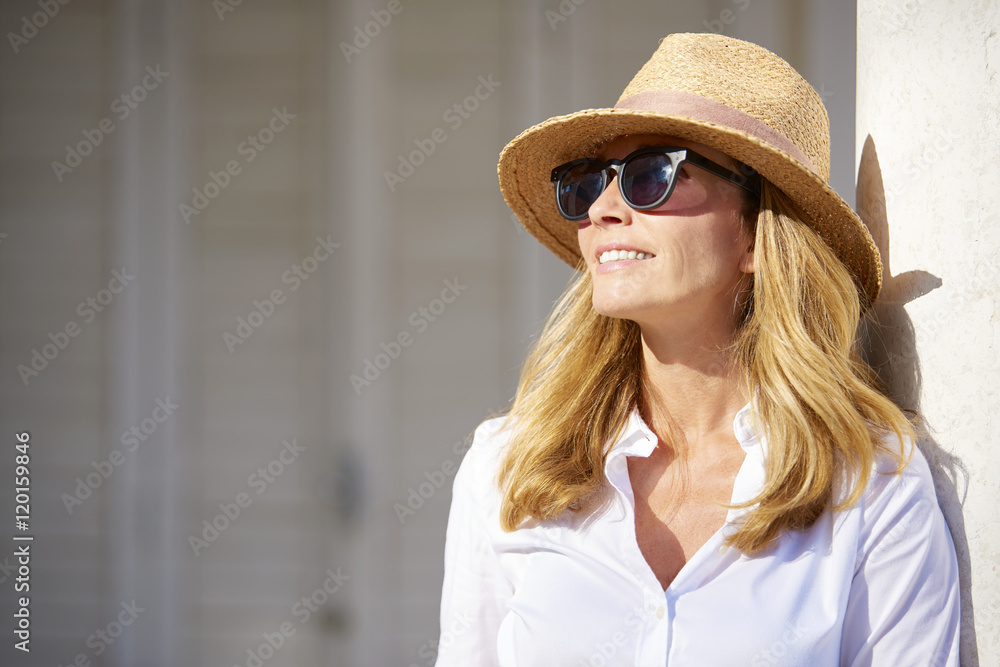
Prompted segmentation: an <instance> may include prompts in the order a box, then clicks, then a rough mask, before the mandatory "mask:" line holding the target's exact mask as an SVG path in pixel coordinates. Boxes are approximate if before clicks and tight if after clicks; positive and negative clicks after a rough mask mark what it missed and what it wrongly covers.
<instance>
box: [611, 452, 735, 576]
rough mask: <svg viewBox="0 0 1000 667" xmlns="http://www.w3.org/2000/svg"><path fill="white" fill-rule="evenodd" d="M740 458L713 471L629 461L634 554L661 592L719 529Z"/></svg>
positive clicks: (645, 461) (714, 468) (726, 461)
mask: <svg viewBox="0 0 1000 667" xmlns="http://www.w3.org/2000/svg"><path fill="white" fill-rule="evenodd" d="M741 462H742V456H732V457H728V458H726V459H724V460H721V461H717V462H716V465H713V466H699V465H693V466H688V465H681V464H678V463H671V464H670V465H662V464H658V463H657V461H655V460H653V461H650V460H648V459H634V460H630V462H629V478H630V481H631V484H632V492H633V497H634V498H635V535H636V542H637V543H638V546H639V550H640V551H641V552H642V555H643V557H644V558H645V560H646V563H647V564H648V565H649V567H650V569H652V571H653V573H654V574H655V575H656V578H657V580H658V581H659V582H660V585H661V586H662V587H663V589H664V590H666V589H667V587H668V586H670V583H671V582H672V581H673V580H674V578H675V577H676V576H677V574H678V573H679V572H680V570H681V568H683V567H684V565H685V564H686V563H687V562H688V561H689V560H690V559H691V557H692V556H693V555H694V554H695V553H696V552H697V551H698V550H699V549H700V548H701V547H702V546H703V545H704V544H705V543H706V542H707V541H708V540H709V539H710V538H711V537H712V536H713V535H714V534H715V533H716V532H717V531H718V530H719V529H720V528H722V526H723V525H724V524H725V521H726V515H727V513H728V508H727V507H726V504H728V503H729V502H730V501H731V499H732V492H733V484H734V482H735V480H736V475H737V473H738V471H739V467H740V463H741Z"/></svg>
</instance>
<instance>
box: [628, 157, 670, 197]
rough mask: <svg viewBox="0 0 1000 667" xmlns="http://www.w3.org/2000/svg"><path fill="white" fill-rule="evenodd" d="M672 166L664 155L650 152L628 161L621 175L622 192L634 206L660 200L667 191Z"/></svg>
mask: <svg viewBox="0 0 1000 667" xmlns="http://www.w3.org/2000/svg"><path fill="white" fill-rule="evenodd" d="M673 171H674V166H673V163H672V162H671V161H670V158H669V157H667V156H666V155H663V154H662V153H661V154H656V153H650V154H648V155H640V156H639V157H636V158H633V159H632V160H631V161H629V163H628V165H627V166H626V167H625V173H624V174H623V175H622V192H624V193H625V198H626V199H627V200H628V201H629V202H630V203H631V204H633V205H634V206H637V207H640V208H642V207H647V206H652V205H653V204H656V203H658V202H660V199H661V198H662V197H663V195H664V194H665V193H666V192H667V188H668V187H669V185H670V179H671V177H672V176H673Z"/></svg>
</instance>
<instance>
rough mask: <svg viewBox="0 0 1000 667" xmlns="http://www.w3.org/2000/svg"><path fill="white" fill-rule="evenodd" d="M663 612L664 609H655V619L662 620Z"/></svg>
mask: <svg viewBox="0 0 1000 667" xmlns="http://www.w3.org/2000/svg"><path fill="white" fill-rule="evenodd" d="M664 612H666V609H664V608H663V607H657V609H656V617H657V618H663V614H664Z"/></svg>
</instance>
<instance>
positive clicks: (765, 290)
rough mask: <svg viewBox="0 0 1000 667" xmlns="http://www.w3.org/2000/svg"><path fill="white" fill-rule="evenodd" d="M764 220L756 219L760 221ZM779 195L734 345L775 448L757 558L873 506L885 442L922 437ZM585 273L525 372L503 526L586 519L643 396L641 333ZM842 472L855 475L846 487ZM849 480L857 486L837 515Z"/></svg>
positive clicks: (748, 517) (765, 191) (763, 205)
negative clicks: (873, 364)
mask: <svg viewBox="0 0 1000 667" xmlns="http://www.w3.org/2000/svg"><path fill="white" fill-rule="evenodd" d="M754 218H755V219H754ZM801 219H802V218H801V215H800V214H799V213H798V211H797V210H796V208H795V206H794V205H793V204H792V202H791V201H790V200H789V199H788V198H787V197H786V196H785V195H784V194H783V193H781V191H780V190H778V189H777V188H775V187H774V186H772V185H770V184H769V183H767V182H766V181H763V182H762V188H761V200H760V208H759V213H755V214H753V215H751V216H750V217H748V218H746V223H747V225H748V227H749V231H752V232H753V233H754V238H755V241H754V244H755V249H754V262H755V273H754V277H753V287H752V300H748V302H749V303H748V304H747V312H746V317H745V318H744V319H743V322H742V326H740V328H739V330H738V331H737V332H736V335H735V340H734V342H733V345H732V349H731V352H732V356H733V360H734V361H735V362H736V363H737V365H738V368H739V371H740V377H741V381H742V382H745V385H746V387H747V388H749V389H750V391H751V393H752V394H753V396H754V399H753V401H752V409H753V415H754V419H755V422H756V423H757V424H759V425H761V426H762V428H763V434H762V435H764V436H765V437H766V439H767V445H768V450H767V451H768V455H767V476H766V480H765V483H764V485H763V489H762V490H761V492H760V494H759V495H758V496H757V497H756V498H754V499H752V500H750V501H749V502H747V503H745V504H744V505H739V507H750V506H752V505H757V507H755V508H753V509H752V510H750V511H749V512H747V513H746V514H745V515H744V517H743V519H742V521H741V523H740V526H739V528H738V530H737V531H736V532H735V533H734V534H733V535H731V536H730V537H729V538H728V542H729V544H730V545H732V546H734V547H736V548H737V549H739V550H741V551H743V552H744V553H747V554H756V553H759V552H761V551H763V550H764V549H766V548H767V546H768V545H769V544H771V542H772V541H773V540H774V539H775V538H777V537H779V536H780V535H781V534H782V533H784V532H786V531H791V530H800V529H805V528H808V527H809V526H811V525H812V524H813V523H814V522H815V521H816V519H818V518H819V516H820V515H821V514H822V513H823V512H824V510H826V509H827V508H829V507H832V509H835V510H837V509H843V508H845V507H848V506H850V505H852V504H854V503H855V502H857V500H858V499H859V498H860V497H861V494H862V492H863V491H864V488H865V486H866V485H867V482H868V479H869V474H870V470H871V468H872V464H873V462H874V458H875V454H876V451H877V450H878V449H879V448H880V447H881V444H880V443H881V440H882V438H883V436H884V435H885V434H887V433H889V432H892V433H894V434H895V436H896V438H897V440H898V442H899V444H900V447H899V450H898V452H896V451H895V450H894V451H893V453H894V454H895V455H896V456H897V461H898V463H899V465H898V466H897V471H898V470H899V469H901V468H902V466H903V465H904V463H905V462H904V456H903V441H904V438H906V437H910V438H912V437H913V429H912V425H911V423H910V422H909V420H908V419H907V418H906V416H905V415H904V414H903V412H902V411H901V410H900V409H899V408H897V407H896V406H895V405H894V404H893V403H892V401H890V400H889V399H888V398H887V397H886V396H885V394H884V393H883V392H882V391H880V390H879V388H878V385H877V380H876V377H875V374H874V372H873V371H872V369H871V368H870V367H869V366H868V364H867V363H865V361H864V360H862V359H861V358H860V356H859V355H858V353H857V351H856V349H855V341H856V333H857V330H858V324H859V318H860V312H861V308H860V305H861V304H860V303H859V297H858V290H857V287H856V285H855V283H854V281H853V279H852V277H851V274H850V273H849V272H848V270H847V269H846V268H845V267H844V265H843V264H842V263H841V262H840V260H839V259H838V258H837V256H836V255H835V254H834V252H833V251H832V250H831V249H830V248H829V246H827V245H826V243H824V242H823V240H822V239H821V238H820V237H819V235H817V234H816V232H814V231H813V230H812V229H810V228H809V227H808V226H806V225H805V224H803V223H802V222H800V220H801ZM592 289H593V283H592V281H591V276H590V272H589V271H587V270H586V269H585V268H583V267H582V266H581V270H580V271H579V272H578V275H577V276H576V277H575V279H574V280H573V282H572V283H571V284H570V285H569V287H568V289H567V290H566V292H565V293H564V294H563V296H562V297H561V298H560V300H559V301H558V303H557V304H556V307H555V309H554V311H553V313H552V315H551V316H550V318H549V320H548V322H547V323H546V325H545V327H544V329H543V331H542V334H541V336H540V338H539V340H538V342H537V343H536V344H535V346H534V347H533V349H532V350H531V352H530V354H529V356H528V358H527V360H526V362H525V365H524V368H523V370H522V374H521V380H520V383H519V386H518V389H517V394H516V396H515V399H514V402H513V405H512V406H511V409H510V412H509V413H508V415H507V419H506V421H505V423H504V427H505V428H511V427H512V435H511V439H510V442H509V445H508V449H507V450H506V452H505V454H504V457H503V460H502V461H501V465H500V469H499V472H498V480H497V482H498V484H499V486H500V488H501V491H502V502H501V507H500V522H501V526H502V527H503V529H504V530H506V531H512V530H515V529H517V528H518V527H519V526H520V525H521V524H522V523H523V522H524V521H525V520H527V519H529V518H530V519H535V520H538V521H546V520H549V519H554V518H555V517H557V516H558V515H559V514H561V513H562V512H564V511H566V510H568V509H569V510H576V509H582V508H585V507H587V506H588V505H589V504H591V503H590V500H591V499H592V498H594V497H597V492H598V491H599V490H600V489H601V487H602V485H603V483H604V462H605V458H606V456H607V452H608V448H609V447H610V445H611V443H612V442H613V441H614V439H615V438H616V437H617V436H618V435H619V434H620V433H621V431H622V429H623V428H624V426H625V424H626V422H627V421H628V418H629V415H630V413H631V411H632V409H633V408H634V407H635V406H637V405H640V404H641V403H640V401H641V400H642V398H643V391H644V384H643V383H644V381H645V373H644V370H643V361H642V350H641V333H640V330H639V326H638V325H637V324H636V323H634V322H631V321H629V320H621V319H614V318H611V317H607V316H604V315H601V314H600V313H598V312H597V311H595V310H594V308H593V305H592ZM842 473H847V474H846V476H844V475H842ZM837 479H849V480H850V482H853V487H851V488H850V493H848V494H847V495H846V497H845V498H844V499H843V501H842V502H840V503H839V504H836V505H832V504H831V503H832V501H833V500H834V498H833V492H834V484H835V481H836V480H837Z"/></svg>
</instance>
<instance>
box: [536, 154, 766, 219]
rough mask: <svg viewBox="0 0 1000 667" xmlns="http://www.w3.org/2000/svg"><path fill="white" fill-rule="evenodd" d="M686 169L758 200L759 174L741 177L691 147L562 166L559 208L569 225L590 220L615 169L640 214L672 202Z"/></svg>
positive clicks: (557, 173) (555, 173) (556, 178)
mask: <svg viewBox="0 0 1000 667" xmlns="http://www.w3.org/2000/svg"><path fill="white" fill-rule="evenodd" d="M684 164H693V165H694V166H696V167H700V168H701V169H704V170H705V171H707V172H709V173H711V174H715V175H716V176H718V177H719V178H723V179H725V180H727V181H729V182H730V183H735V184H736V185H738V186H740V187H741V188H743V189H744V190H746V191H748V192H750V193H751V194H753V195H754V197H755V198H756V197H759V192H758V191H757V188H756V187H754V186H755V184H756V180H754V181H751V179H752V178H753V177H754V176H756V175H757V172H756V171H754V170H753V169H751V168H750V167H747V166H745V165H742V168H743V169H744V170H745V171H746V174H737V173H736V172H734V171H730V170H728V169H726V168H725V167H723V166H722V165H719V164H716V163H715V162H712V161H711V160H709V159H708V158H706V157H704V156H703V155H699V154H698V153H695V152H694V151H693V150H691V149H690V148H678V147H676V146H653V147H650V148H640V149H639V150H637V151H635V152H632V153H629V154H628V155H627V156H626V157H625V159H624V160H598V159H597V158H590V157H585V158H582V159H579V160H573V161H572V162H567V163H566V164H562V165H559V166H558V167H556V168H555V169H553V170H552V182H553V183H555V184H556V205H557V206H558V207H559V213H560V215H562V217H564V218H566V219H567V220H582V219H583V218H586V217H587V212H588V211H589V210H590V207H591V206H592V205H593V204H594V202H595V201H597V198H598V197H600V196H601V193H602V192H604V189H605V188H606V187H608V183H609V182H610V180H611V176H610V174H609V172H610V171H612V170H614V172H615V174H616V175H617V176H618V189H619V190H620V191H621V193H622V199H624V200H625V203H626V204H628V205H629V207H631V208H633V209H635V210H637V211H648V210H650V209H653V208H657V207H659V206H663V204H664V202H666V201H667V200H668V199H669V198H670V195H671V194H672V193H673V191H674V186H675V185H676V184H677V172H678V171H679V170H680V168H681V167H682V166H683V165H684Z"/></svg>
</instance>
